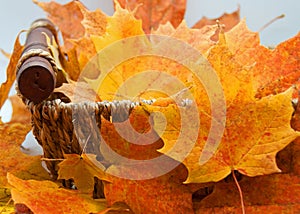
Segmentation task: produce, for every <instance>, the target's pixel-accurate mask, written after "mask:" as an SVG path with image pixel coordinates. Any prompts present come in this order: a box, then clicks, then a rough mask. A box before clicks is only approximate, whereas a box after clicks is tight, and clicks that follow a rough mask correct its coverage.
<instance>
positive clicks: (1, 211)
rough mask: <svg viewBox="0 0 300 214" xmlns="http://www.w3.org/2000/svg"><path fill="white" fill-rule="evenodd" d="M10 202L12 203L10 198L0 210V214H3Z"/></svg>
mask: <svg viewBox="0 0 300 214" xmlns="http://www.w3.org/2000/svg"><path fill="white" fill-rule="evenodd" d="M11 201H12V198H10V199H9V200H8V202H7V203H6V204H5V206H4V207H3V208H2V209H1V210H0V214H1V213H3V212H5V210H6V208H7V207H8V205H9V204H10V202H11Z"/></svg>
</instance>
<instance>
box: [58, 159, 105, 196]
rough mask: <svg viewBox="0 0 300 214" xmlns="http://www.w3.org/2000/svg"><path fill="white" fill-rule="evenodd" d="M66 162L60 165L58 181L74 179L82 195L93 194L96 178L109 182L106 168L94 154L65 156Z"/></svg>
mask: <svg viewBox="0 0 300 214" xmlns="http://www.w3.org/2000/svg"><path fill="white" fill-rule="evenodd" d="M64 156H65V158H66V159H65V160H63V161H62V162H61V163H59V165H58V166H59V170H58V179H66V180H68V179H74V182H75V185H76V187H77V189H78V190H79V191H80V192H81V193H92V192H93V190H94V177H97V178H99V179H100V180H106V181H109V179H108V178H107V176H106V175H105V173H104V166H103V165H102V164H101V163H100V162H98V161H97V160H96V155H92V154H82V155H77V154H65V155H64Z"/></svg>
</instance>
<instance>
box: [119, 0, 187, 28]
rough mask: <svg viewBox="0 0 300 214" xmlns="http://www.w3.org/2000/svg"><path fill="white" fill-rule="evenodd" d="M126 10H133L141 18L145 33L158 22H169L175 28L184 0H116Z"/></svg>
mask: <svg viewBox="0 0 300 214" xmlns="http://www.w3.org/2000/svg"><path fill="white" fill-rule="evenodd" d="M117 1H118V2H119V3H120V5H121V6H122V7H123V8H125V9H128V10H134V11H135V17H136V18H137V19H141V20H143V29H144V31H145V33H150V32H151V30H152V29H156V28H157V27H158V26H159V25H160V24H166V23H167V22H170V23H171V24H172V25H173V26H174V27H175V28H176V27H177V26H178V25H179V24H180V23H181V21H182V20H183V18H184V13H185V8H186V0H176V1H170V0H166V1H165V0H129V1H128V0H117Z"/></svg>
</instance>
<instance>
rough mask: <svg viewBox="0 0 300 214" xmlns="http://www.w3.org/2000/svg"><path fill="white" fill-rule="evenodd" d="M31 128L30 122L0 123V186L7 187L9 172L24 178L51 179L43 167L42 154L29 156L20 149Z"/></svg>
mask: <svg viewBox="0 0 300 214" xmlns="http://www.w3.org/2000/svg"><path fill="white" fill-rule="evenodd" d="M29 130H30V125H29V124H25V125H22V124H20V123H12V124H1V125H0V136H1V137H0V148H1V154H0V165H1V168H0V169H1V170H0V187H7V180H6V173H7V172H10V173H13V174H15V175H17V176H18V177H21V178H24V179H29V178H32V179H50V177H49V174H48V173H47V172H46V170H45V169H44V168H43V167H42V164H41V160H40V159H41V157H40V156H34V157H32V156H28V155H26V154H24V153H22V152H21V150H20V146H21V144H22V142H23V140H24V138H25V135H26V134H27V133H28V131H29Z"/></svg>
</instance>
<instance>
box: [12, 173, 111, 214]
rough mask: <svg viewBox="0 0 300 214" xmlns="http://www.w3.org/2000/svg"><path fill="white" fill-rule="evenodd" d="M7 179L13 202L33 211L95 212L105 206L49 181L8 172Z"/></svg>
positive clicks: (103, 203)
mask: <svg viewBox="0 0 300 214" xmlns="http://www.w3.org/2000/svg"><path fill="white" fill-rule="evenodd" d="M7 179H8V181H9V184H10V185H11V186H12V189H11V194H12V199H13V200H14V202H15V203H20V204H25V205H26V206H27V207H28V208H30V210H31V211H32V212H34V213H45V214H47V213H49V214H51V213H95V212H99V211H101V210H104V209H105V208H106V203H105V202H103V201H102V202H101V201H96V200H93V199H92V198H90V197H88V196H86V195H84V194H80V193H79V192H78V191H75V190H66V189H63V188H60V187H59V186H58V185H57V184H56V183H54V182H51V181H36V180H22V179H20V178H17V177H15V176H14V175H12V174H10V173H8V174H7ZM45 202H46V203H45Z"/></svg>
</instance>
